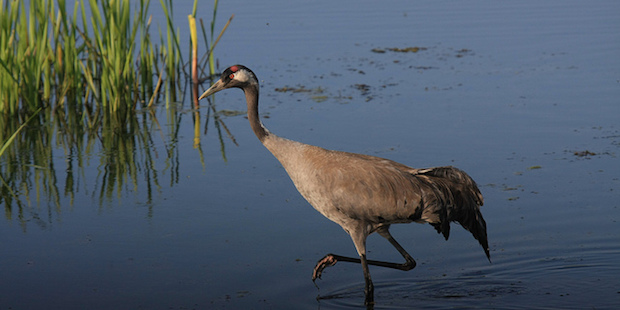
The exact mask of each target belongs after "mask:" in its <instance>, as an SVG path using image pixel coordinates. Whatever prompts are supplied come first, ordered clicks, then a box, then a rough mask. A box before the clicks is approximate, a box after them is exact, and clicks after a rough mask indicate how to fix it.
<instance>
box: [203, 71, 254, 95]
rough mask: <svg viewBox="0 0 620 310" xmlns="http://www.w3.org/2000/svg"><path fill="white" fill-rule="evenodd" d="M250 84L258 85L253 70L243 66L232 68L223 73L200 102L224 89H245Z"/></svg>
mask: <svg viewBox="0 0 620 310" xmlns="http://www.w3.org/2000/svg"><path fill="white" fill-rule="evenodd" d="M250 84H256V85H258V79H257V78H256V75H254V72H252V70H250V69H249V68H248V67H246V66H243V65H234V66H230V67H228V68H226V70H224V72H222V76H221V77H220V79H219V80H217V82H215V83H214V84H213V85H211V87H209V89H207V90H206V91H205V92H204V93H203V94H202V95H201V96H200V98H198V100H201V99H203V98H205V97H208V96H211V95H213V94H215V93H217V92H218V91H220V90H223V89H227V88H232V87H236V88H241V89H243V88H245V87H246V86H248V85H250Z"/></svg>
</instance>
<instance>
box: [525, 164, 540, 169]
mask: <svg viewBox="0 0 620 310" xmlns="http://www.w3.org/2000/svg"><path fill="white" fill-rule="evenodd" d="M538 169H542V166H539V165H535V166H530V167H528V168H527V170H538Z"/></svg>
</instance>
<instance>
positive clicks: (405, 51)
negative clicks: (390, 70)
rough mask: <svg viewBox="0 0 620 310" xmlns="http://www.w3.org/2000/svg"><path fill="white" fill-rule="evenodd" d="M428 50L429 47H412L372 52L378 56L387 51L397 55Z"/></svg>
mask: <svg viewBox="0 0 620 310" xmlns="http://www.w3.org/2000/svg"><path fill="white" fill-rule="evenodd" d="M427 49H428V48H427V47H418V46H411V47H404V48H400V47H388V48H373V49H371V50H370V51H371V52H373V53H378V54H384V53H385V52H386V51H390V52H397V53H417V52H419V51H425V50H427Z"/></svg>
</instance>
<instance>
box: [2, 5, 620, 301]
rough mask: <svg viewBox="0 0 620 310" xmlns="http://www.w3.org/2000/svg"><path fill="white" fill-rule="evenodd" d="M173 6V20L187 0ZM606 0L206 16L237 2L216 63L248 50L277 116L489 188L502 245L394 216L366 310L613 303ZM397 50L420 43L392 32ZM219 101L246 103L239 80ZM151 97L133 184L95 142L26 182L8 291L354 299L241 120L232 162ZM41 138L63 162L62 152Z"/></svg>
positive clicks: (289, 131)
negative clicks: (174, 133)
mask: <svg viewBox="0 0 620 310" xmlns="http://www.w3.org/2000/svg"><path fill="white" fill-rule="evenodd" d="M180 3H181V2H180ZM180 3H179V7H178V8H177V7H175V10H176V11H175V13H176V14H177V15H178V16H177V20H178V22H179V27H181V28H183V27H185V26H184V24H185V23H184V22H183V20H184V19H183V18H180V17H179V16H181V17H182V16H184V14H186V13H183V10H184V7H183V6H184V5H187V7H185V11H186V12H189V11H190V7H189V5H190V4H183V6H182V5H181V4H180ZM352 6H355V10H353V9H352V8H351V7H352ZM619 11H620V5H619V4H617V3H616V2H613V1H600V2H596V3H594V4H593V3H585V2H581V1H568V2H567V1H562V2H557V3H555V2H540V1H521V2H518V3H488V2H467V3H458V2H457V3H454V2H448V3H436V2H434V1H426V2H416V3H415V4H414V3H410V2H409V1H396V2H390V3H389V4H385V3H378V2H374V1H362V2H355V3H353V2H338V3H335V2H329V1H318V2H317V1H313V2H307V3H304V4H299V5H291V4H290V2H287V1H276V0H274V1H269V2H268V3H264V2H247V1H245V2H244V1H226V2H222V3H220V10H219V11H218V19H219V20H220V21H222V23H221V24H223V21H224V20H225V19H226V18H227V17H228V16H230V14H232V13H234V14H235V19H234V21H233V24H232V25H231V27H230V28H229V30H228V32H227V33H226V34H225V36H224V37H223V38H222V40H221V41H220V43H219V45H218V48H217V51H216V53H217V56H218V58H219V63H220V65H221V66H222V67H225V66H228V65H230V64H234V63H243V64H245V65H247V66H248V67H250V68H252V69H253V70H254V71H255V73H256V74H257V75H258V77H259V79H261V82H262V88H261V92H262V93H261V114H262V115H263V116H264V123H265V125H266V126H267V127H268V128H269V129H270V130H271V131H273V132H274V133H276V134H279V135H281V136H285V137H287V138H291V139H294V140H298V141H303V142H306V143H310V144H315V145H320V146H323V147H326V148H331V149H339V150H346V151H352V152H359V153H365V154H370V155H377V156H381V157H386V158H390V159H393V160H396V161H399V162H402V163H405V164H408V165H411V166H413V167H427V166H439V165H454V166H457V167H459V168H461V169H463V170H465V171H467V172H468V173H469V174H470V175H472V177H473V178H474V179H475V180H476V181H477V182H478V184H479V185H480V186H481V190H482V192H483V194H484V196H485V206H484V207H483V210H482V212H483V214H484V216H485V219H486V221H487V224H488V233H489V243H490V248H491V257H492V261H493V263H492V264H489V263H488V262H487V261H486V258H485V257H484V253H483V251H482V250H481V249H480V247H479V245H478V244H477V242H476V241H475V240H474V239H473V238H472V237H471V235H469V233H467V232H466V231H464V230H463V229H461V228H460V227H458V226H456V225H454V226H453V229H452V235H451V237H450V240H449V241H447V242H445V241H443V238H442V237H441V236H440V235H438V234H436V233H435V231H434V229H432V227H430V226H428V225H417V224H409V225H395V226H393V228H392V233H393V235H394V236H395V238H396V239H397V240H399V242H400V243H401V244H402V245H403V246H404V247H405V248H406V249H407V250H408V251H409V252H410V253H411V254H412V256H413V257H414V258H415V259H416V261H417V262H418V266H417V267H416V268H415V269H414V270H412V271H409V272H402V271H395V270H385V269H381V268H371V273H372V275H373V279H374V281H375V290H376V302H377V304H376V308H377V309H409V308H412V307H419V308H436V309H444V308H485V309H486V308H496V309H530V308H539V309H556V308H573V309H583V308H593V309H612V308H617V307H618V306H620V282H619V281H618V276H620V264H619V263H618V262H619V261H620V224H619V223H618V220H619V218H620V205H619V202H618V201H619V199H618V198H620V196H619V194H618V192H619V191H620V180H619V176H620V165H619V164H618V158H617V157H618V152H619V151H620V149H619V147H620V128H619V127H618V126H619V125H618V124H619V123H618V115H620V105H619V102H618V98H620V82H619V79H620V60H618V59H619V58H618V57H617V55H618V52H619V51H620V33H619V32H618V31H617V29H620V19H619V18H618V16H617V12H619ZM205 12H207V13H206V15H208V16H205V20H208V19H210V16H211V15H210V14H211V12H210V11H209V10H205ZM155 20H157V19H155ZM408 47H420V48H422V49H420V50H419V51H417V52H415V53H413V52H404V53H401V52H393V51H389V50H388V49H389V48H401V49H404V48H408ZM381 51H383V52H381ZM283 87H291V88H292V87H294V88H302V87H303V88H305V89H308V90H311V91H310V92H297V93H295V92H279V91H276V88H279V89H281V88H283ZM216 100H217V103H216V105H217V109H218V110H223V109H226V110H230V111H244V110H245V103H244V98H243V96H242V94H241V92H240V91H234V90H231V91H227V92H223V93H220V94H218V95H217V96H216ZM187 106H188V104H187V103H185V107H187ZM206 110H207V108H206V102H205V103H204V106H203V107H201V115H202V120H201V122H203V123H204V121H205V119H206ZM158 111H159V112H158V113H159V115H158V120H159V122H160V123H162V124H161V126H152V127H150V128H152V134H153V137H156V138H155V139H153V140H151V141H150V142H148V143H146V144H145V145H146V146H145V149H136V150H134V153H135V154H136V156H137V160H139V158H140V156H144V155H143V154H145V152H147V150H148V151H149V152H150V153H151V154H155V156H153V158H154V160H153V161H152V162H153V163H154V165H153V167H146V166H145V167H141V169H139V172H142V174H140V176H141V177H140V178H139V179H138V181H137V182H136V185H134V184H132V183H131V182H126V183H124V184H125V185H123V186H121V188H119V189H117V190H116V191H115V192H114V194H113V195H101V194H100V191H101V189H100V186H101V183H102V182H104V181H103V180H102V178H101V176H102V170H104V169H105V167H107V166H106V165H104V164H103V163H102V161H101V159H100V158H104V154H105V153H106V150H104V149H95V150H93V152H92V153H91V154H93V155H90V156H92V157H89V158H88V160H87V163H86V166H87V167H89V168H87V169H85V170H84V171H85V172H84V175H82V176H81V177H80V178H79V180H78V182H77V185H76V186H75V188H76V189H77V190H75V191H73V194H72V195H67V194H63V193H66V191H65V190H64V187H65V185H66V184H67V182H66V179H65V178H66V177H65V175H64V174H62V173H60V174H59V175H58V176H57V180H56V181H55V184H56V185H57V187H58V188H60V191H59V192H60V193H61V194H60V197H58V201H59V206H57V205H56V203H55V202H54V201H48V200H47V199H41V200H39V201H37V199H36V195H35V193H34V192H35V189H31V196H30V200H29V206H30V209H29V210H30V211H29V212H27V213H26V214H25V215H24V216H23V218H21V219H20V218H18V217H17V216H16V215H11V216H8V215H7V216H5V218H4V219H3V220H0V242H1V244H3V245H4V248H5V249H4V250H3V252H2V255H1V256H0V279H1V280H0V291H1V292H2V293H1V294H0V309H36V308H49V307H54V308H65V309H84V308H89V309H112V308H114V309H118V308H128V309H187V308H192V309H243V308H245V309H292V308H294V309H317V308H321V309H353V308H362V307H363V277H362V271H361V268H360V267H359V266H356V265H348V264H344V263H341V264H338V265H337V266H335V267H333V268H330V269H328V270H327V271H326V272H325V274H324V275H323V279H322V280H319V281H317V284H318V286H319V289H317V288H316V287H315V286H314V285H313V283H312V281H311V280H310V275H311V271H312V268H313V267H314V264H315V263H316V261H317V260H318V259H319V258H321V257H322V256H323V255H324V254H326V253H329V252H335V253H338V254H343V255H354V254H355V249H354V247H353V244H352V242H351V241H350V240H349V237H348V236H347V235H346V234H345V233H344V232H343V231H342V229H341V228H340V227H338V226H337V225H336V224H333V223H331V222H330V221H328V220H326V219H324V218H323V217H322V216H321V215H320V214H318V213H317V212H316V211H314V210H313V209H312V208H311V207H310V206H309V205H308V204H307V203H306V202H305V201H304V200H303V198H302V197H301V196H300V195H299V194H298V193H297V192H296V190H295V188H294V186H293V185H292V183H291V182H290V180H289V179H288V177H287V175H286V173H285V171H284V170H283V169H282V168H281V167H280V165H279V163H278V162H277V161H276V160H275V159H274V158H273V156H271V154H269V152H268V151H267V150H266V149H264V148H263V147H262V145H260V143H259V142H258V140H257V139H256V137H255V136H254V134H253V133H252V132H251V130H250V128H249V126H248V124H247V120H246V119H245V118H244V117H242V116H227V117H226V116H223V120H224V121H225V124H226V126H227V127H228V129H229V130H230V131H231V133H232V134H233V135H234V137H235V139H236V142H237V143H238V146H235V145H234V144H233V143H232V141H231V140H230V139H228V138H226V135H225V134H224V138H223V140H224V143H225V151H226V161H225V160H224V159H223V158H222V153H221V149H220V142H219V138H218V135H217V134H216V132H217V131H216V129H215V128H213V127H212V126H213V123H210V124H208V125H207V127H208V128H209V131H208V132H207V134H203V135H201V143H202V144H201V150H202V152H201V151H200V150H199V149H196V148H194V141H193V138H194V125H193V122H192V114H191V112H190V111H189V109H188V110H187V111H182V112H181V113H180V114H179V115H180V118H179V123H178V130H179V135H178V139H172V138H171V136H170V135H169V132H170V130H169V129H170V128H169V127H170V126H171V125H166V120H167V119H169V118H168V117H167V114H166V111H165V110H164V109H163V107H162V108H161V109H160V110H158ZM147 120H149V121H150V120H151V119H149V118H147ZM201 127H202V125H201ZM201 129H202V128H201ZM171 145H174V150H175V152H176V153H175V154H176V155H175V156H174V157H173V160H170V159H169V158H170V157H167V156H166V155H165V154H167V153H166V152H167V150H169V149H170V146H171ZM586 151H587V152H586ZM51 156H52V157H53V160H54V162H55V166H56V170H57V171H63V169H70V168H69V163H71V161H72V157H71V156H70V155H68V154H65V153H64V152H63V150H62V149H55V150H54V151H53V152H52V153H51ZM0 164H2V162H0ZM144 171H153V172H155V173H151V174H146V173H144ZM154 179H157V182H156V183H154V182H153V180H154ZM101 197H103V198H101ZM368 247H369V256H370V257H371V258H374V259H385V260H392V261H400V259H401V258H400V257H399V255H398V253H397V252H396V251H395V250H394V249H392V248H391V246H390V245H389V244H387V242H385V241H384V240H382V238H380V237H377V236H371V237H370V238H369V241H368ZM317 296H321V297H323V298H322V299H320V300H318V301H317V299H316V297H317Z"/></svg>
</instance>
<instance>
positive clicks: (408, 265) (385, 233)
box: [312, 226, 416, 281]
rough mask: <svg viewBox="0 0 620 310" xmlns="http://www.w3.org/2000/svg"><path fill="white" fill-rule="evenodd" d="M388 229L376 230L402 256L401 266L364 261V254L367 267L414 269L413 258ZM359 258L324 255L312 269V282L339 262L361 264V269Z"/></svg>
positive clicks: (386, 227)
mask: <svg viewBox="0 0 620 310" xmlns="http://www.w3.org/2000/svg"><path fill="white" fill-rule="evenodd" d="M388 229H389V227H388V226H384V227H381V228H379V229H378V230H377V233H378V234H379V235H381V236H382V237H383V238H385V239H387V240H388V241H389V242H390V244H392V246H394V247H395V248H396V250H398V252H399V253H400V255H402V256H403V258H404V259H405V262H404V263H402V264H399V263H392V262H384V261H376V260H370V259H369V260H366V255H365V254H364V260H366V263H367V264H368V265H373V266H380V267H387V268H392V269H398V270H403V271H408V270H411V269H413V268H415V266H416V262H415V260H414V259H413V257H411V255H409V253H407V251H406V250H405V249H404V248H403V247H402V246H401V245H400V244H399V243H398V242H397V241H396V239H394V237H392V235H391V234H390V232H389V230H388ZM361 256H362V255H360V258H353V257H346V256H340V255H336V254H332V253H330V254H327V255H325V256H324V257H323V258H321V259H320V260H319V261H318V262H317V264H316V266H315V267H314V271H313V273H312V281H315V280H316V279H317V278H321V274H322V273H323V270H324V269H325V268H327V267H331V266H334V265H336V263H337V262H339V261H341V262H349V263H358V264H362V267H363V265H364V264H363V263H362V259H361Z"/></svg>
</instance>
